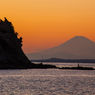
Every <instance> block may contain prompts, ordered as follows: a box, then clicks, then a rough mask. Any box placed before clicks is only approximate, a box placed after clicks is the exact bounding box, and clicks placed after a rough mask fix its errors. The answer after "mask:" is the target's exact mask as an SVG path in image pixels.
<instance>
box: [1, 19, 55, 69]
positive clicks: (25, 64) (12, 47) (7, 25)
mask: <svg viewBox="0 0 95 95" xmlns="http://www.w3.org/2000/svg"><path fill="white" fill-rule="evenodd" d="M21 47H22V37H20V38H18V33H17V32H15V31H14V27H13V25H12V23H11V22H9V21H8V20H7V19H6V18H5V20H4V21H3V20H0V69H27V68H53V67H56V66H51V65H43V64H38V65H36V64H34V63H31V62H30V61H29V60H28V58H27V57H26V55H25V54H24V53H23V51H22V49H21Z"/></svg>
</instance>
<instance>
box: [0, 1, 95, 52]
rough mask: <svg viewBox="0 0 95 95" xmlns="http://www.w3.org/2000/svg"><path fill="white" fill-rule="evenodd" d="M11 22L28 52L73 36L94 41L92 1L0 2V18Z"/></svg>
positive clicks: (94, 26) (93, 9)
mask: <svg viewBox="0 0 95 95" xmlns="http://www.w3.org/2000/svg"><path fill="white" fill-rule="evenodd" d="M4 17H6V18H7V19H8V20H9V21H11V22H12V23H13V26H14V28H15V31H16V32H18V33H19V36H21V37H22V38H23V44H24V45H23V50H24V52H25V53H31V52H36V51H40V50H43V49H48V48H51V47H55V46H57V45H60V44H62V43H64V42H65V41H67V40H69V39H70V38H72V37H74V36H85V37H87V38H89V39H91V40H92V41H94V42H95V0H1V1H0V18H1V19H4Z"/></svg>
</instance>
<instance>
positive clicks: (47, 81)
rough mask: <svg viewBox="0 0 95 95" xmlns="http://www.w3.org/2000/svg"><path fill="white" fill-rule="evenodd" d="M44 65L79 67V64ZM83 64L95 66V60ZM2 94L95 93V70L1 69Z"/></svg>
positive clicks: (75, 94)
mask: <svg viewBox="0 0 95 95" xmlns="http://www.w3.org/2000/svg"><path fill="white" fill-rule="evenodd" d="M44 64H53V65H56V66H58V67H64V66H65V67H66V66H67V67H68V66H69V67H70V66H71V67H72V66H77V63H44ZM80 66H88V67H94V68H95V63H80ZM0 95H95V70H63V69H26V70H0Z"/></svg>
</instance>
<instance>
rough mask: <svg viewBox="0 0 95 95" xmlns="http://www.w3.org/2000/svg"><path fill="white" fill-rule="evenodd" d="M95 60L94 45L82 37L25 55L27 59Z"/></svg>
mask: <svg viewBox="0 0 95 95" xmlns="http://www.w3.org/2000/svg"><path fill="white" fill-rule="evenodd" d="M42 54H43V56H44V59H47V58H62V59H95V43H94V42H93V41H91V40H89V39H88V38H86V37H84V36H75V37H74V38H71V39H70V40H68V41H66V42H65V43H63V44H61V45H59V46H56V47H53V48H50V49H47V50H45V51H43V52H38V53H30V54H26V55H27V57H28V58H29V59H41V57H42Z"/></svg>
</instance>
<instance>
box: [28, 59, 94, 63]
mask: <svg viewBox="0 0 95 95" xmlns="http://www.w3.org/2000/svg"><path fill="white" fill-rule="evenodd" d="M30 61H31V62H63V63H95V59H59V58H50V59H44V60H30Z"/></svg>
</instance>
